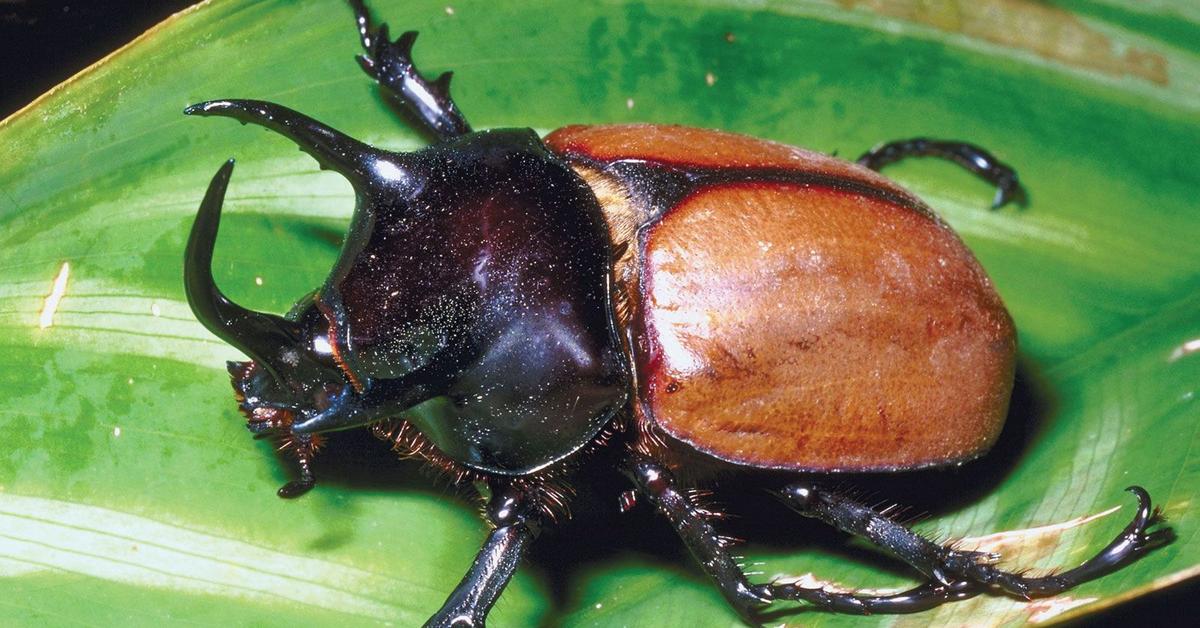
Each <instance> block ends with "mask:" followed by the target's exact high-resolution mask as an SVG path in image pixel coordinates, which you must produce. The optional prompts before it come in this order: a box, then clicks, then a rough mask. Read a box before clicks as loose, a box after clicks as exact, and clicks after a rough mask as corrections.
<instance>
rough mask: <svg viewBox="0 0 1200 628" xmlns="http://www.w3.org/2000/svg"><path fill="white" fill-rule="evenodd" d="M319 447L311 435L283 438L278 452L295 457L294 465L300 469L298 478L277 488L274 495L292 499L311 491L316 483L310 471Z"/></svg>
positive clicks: (315, 438)
mask: <svg viewBox="0 0 1200 628" xmlns="http://www.w3.org/2000/svg"><path fill="white" fill-rule="evenodd" d="M319 446H320V442H319V441H318V440H317V437H316V436H315V435H313V434H289V435H288V436H286V437H285V438H284V441H283V443H282V444H281V445H280V446H279V450H280V451H284V452H289V453H291V454H292V455H293V456H295V457H296V464H297V466H299V467H300V477H299V478H297V479H295V480H292V481H291V482H288V483H287V484H284V485H283V486H281V487H279V490H278V491H276V492H275V494H276V495H278V496H280V497H282V498H284V499H292V498H295V497H300V496H301V495H303V494H305V493H307V492H308V491H310V490H312V487H313V486H315V485H316V483H317V479H316V477H315V476H314V475H313V471H312V460H313V457H314V456H316V455H317V448H318V447H319Z"/></svg>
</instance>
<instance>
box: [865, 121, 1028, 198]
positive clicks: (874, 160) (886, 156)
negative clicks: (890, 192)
mask: <svg viewBox="0 0 1200 628" xmlns="http://www.w3.org/2000/svg"><path fill="white" fill-rule="evenodd" d="M908 157H940V158H942V159H947V160H950V161H953V162H954V163H956V164H958V165H960V166H962V167H964V168H966V169H967V170H970V171H971V172H974V173H975V174H977V175H979V176H980V177H982V178H983V179H985V180H986V181H988V182H990V183H992V184H994V185H995V186H996V196H995V198H993V199H992V209H995V208H997V207H1000V206H1002V205H1004V204H1005V203H1008V202H1009V201H1016V202H1017V203H1018V204H1021V205H1024V204H1025V201H1026V198H1027V195H1026V194H1025V189H1024V188H1022V187H1021V182H1020V181H1019V180H1018V179H1017V171H1016V170H1013V168H1012V166H1009V165H1008V164H1006V163H1004V162H1002V161H1000V160H999V159H996V157H995V156H994V155H992V154H991V153H989V152H988V151H986V150H984V149H983V148H981V147H979V146H976V145H975V144H968V143H967V142H949V141H944V140H931V139H927V138H924V137H916V138H913V139H910V140H898V141H895V142H886V143H883V144H879V145H878V146H876V147H874V148H872V149H871V150H869V151H867V152H865V153H863V155H862V156H861V157H859V158H858V160H857V161H858V163H859V164H860V165H863V166H866V167H868V168H870V169H871V170H875V171H878V170H879V169H880V168H883V167H884V166H886V165H888V164H890V163H894V162H897V161H900V160H901V159H905V158H908Z"/></svg>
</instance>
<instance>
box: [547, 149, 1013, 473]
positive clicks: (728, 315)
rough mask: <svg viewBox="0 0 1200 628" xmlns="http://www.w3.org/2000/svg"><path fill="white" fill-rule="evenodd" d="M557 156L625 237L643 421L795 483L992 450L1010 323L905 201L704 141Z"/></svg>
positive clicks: (789, 153)
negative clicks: (806, 473)
mask: <svg viewBox="0 0 1200 628" xmlns="http://www.w3.org/2000/svg"><path fill="white" fill-rule="evenodd" d="M638 131H647V132H649V133H651V134H653V135H654V136H655V138H656V142H657V146H660V147H662V146H665V147H666V149H664V150H659V151H657V152H656V150H655V148H654V145H653V144H642V143H639V142H637V141H636V140H634V139H633V136H635V135H636V134H637V132H638ZM689 142H690V143H691V145H693V146H694V147H695V148H694V150H691V151H688V150H686V147H685V146H684V145H685V144H687V143H689ZM547 143H548V144H550V146H551V147H552V148H554V149H555V150H557V151H560V152H561V153H562V154H564V155H565V156H566V157H567V158H568V159H571V160H573V162H574V163H575V164H576V167H577V169H579V170H580V171H581V173H582V174H583V175H584V177H585V179H587V180H588V181H589V182H590V183H592V184H593V187H594V188H604V189H601V192H602V193H599V194H598V197H599V198H600V199H601V201H602V203H604V205H605V207H606V212H607V213H608V214H609V215H610V222H614V221H615V222H621V223H622V224H623V225H625V226H618V227H617V228H614V229H613V230H614V232H617V231H621V230H622V229H623V230H624V231H625V232H626V233H627V237H628V238H629V240H630V241H629V244H628V247H627V249H626V252H625V255H624V256H623V259H622V260H621V261H620V262H619V263H618V264H617V266H616V270H617V273H618V275H617V282H616V283H617V286H618V289H619V290H623V291H624V293H625V294H624V295H622V297H621V298H619V299H618V303H625V305H624V307H623V312H619V314H621V315H619V316H618V320H619V322H620V323H621V325H622V326H623V327H624V328H625V329H626V331H627V335H628V337H630V338H633V339H635V340H634V341H632V342H630V343H629V346H628V350H629V351H630V352H631V353H632V354H633V362H634V363H635V364H636V366H637V376H638V387H639V395H638V396H639V407H638V411H639V414H641V415H642V416H643V417H644V419H645V420H649V421H653V422H654V423H655V424H656V425H657V426H658V427H659V428H661V429H662V430H663V431H665V432H666V433H667V434H669V435H671V436H673V437H675V438H677V439H679V440H682V441H685V442H687V443H690V444H691V445H692V446H694V447H696V448H697V449H699V450H700V451H703V452H705V453H708V454H711V455H713V456H715V457H718V458H721V459H724V460H728V461H732V462H737V463H743V464H748V465H753V466H759V467H775V468H787V469H798V470H822V471H827V470H835V469H836V470H885V469H906V468H915V467H922V466H929V465H938V464H948V463H953V462H957V461H961V460H966V459H970V458H972V457H975V456H977V455H979V454H981V453H983V452H984V451H986V450H987V448H988V447H989V446H990V445H991V443H992V442H993V441H994V440H995V438H996V436H997V435H998V433H999V431H1000V428H1001V426H1002V424H1003V420H1004V415H1005V412H1006V409H1007V405H1008V396H1009V393H1010V392H1011V387H1012V373H1013V360H1014V354H1015V335H1014V331H1013V327H1012V322H1011V319H1010V318H1009V316H1008V313H1007V312H1006V311H1005V309H1004V307H1003V305H1002V304H1001V302H1000V299H999V297H998V296H997V295H996V293H995V291H994V289H993V288H992V286H991V283H990V281H989V280H988V278H987V276H986V275H985V274H984V272H983V270H982V269H981V268H980V266H979V264H978V262H977V261H976V260H975V258H974V257H973V256H972V255H971V253H970V252H969V251H968V250H967V249H966V247H965V246H964V245H963V244H962V242H961V241H960V240H959V239H958V237H957V236H956V235H955V234H954V233H953V232H952V231H951V230H950V229H949V228H948V227H946V226H945V225H944V223H942V222H940V221H939V220H938V219H937V218H936V217H934V216H933V214H932V212H930V211H929V210H928V208H926V207H925V206H924V205H923V204H922V203H921V202H920V201H919V200H917V199H915V198H914V197H912V196H911V195H910V194H908V193H907V192H904V191H903V189H901V188H899V187H898V186H896V185H895V184H894V183H891V182H889V181H887V180H886V179H883V178H882V177H880V176H879V175H877V174H875V173H873V172H871V171H869V170H866V169H865V168H860V167H858V166H856V165H854V164H850V163H848V162H844V161H840V160H835V159H833V158H830V157H826V156H823V155H818V154H815V153H810V152H807V151H802V150H800V149H796V148H792V147H786V146H783V145H780V144H774V143H769V142H762V141H759V140H753V139H751V138H746V137H742V136H732V135H729V134H724V133H717V132H713V131H700V130H697V129H683V128H679V127H585V128H579V127H573V128H568V129H564V130H562V131H559V132H556V133H555V134H554V135H551V136H550V137H549V138H547ZM756 147H757V151H756V150H755V149H756ZM622 151H624V152H622ZM722 163H724V164H725V165H722ZM614 188H615V189H616V190H617V191H618V192H619V191H620V190H622V189H624V190H626V191H627V193H624V194H622V193H614V191H613V189H614ZM612 217H616V218H615V219H614V218H612ZM626 223H636V227H635V228H634V229H630V228H629V226H628V224H626Z"/></svg>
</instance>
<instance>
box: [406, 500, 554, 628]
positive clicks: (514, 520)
mask: <svg viewBox="0 0 1200 628" xmlns="http://www.w3.org/2000/svg"><path fill="white" fill-rule="evenodd" d="M538 510H539V509H538V506H537V494H536V489H530V488H528V487H523V486H506V487H503V488H502V489H500V490H498V491H496V492H494V493H493V494H492V498H491V500H490V501H489V502H488V506H487V514H488V520H489V522H490V523H491V524H492V525H493V526H495V528H494V529H493V530H492V531H491V532H490V533H489V534H488V537H487V540H486V541H484V543H483V547H481V548H480V549H479V553H478V554H477V555H476V556H475V562H473V563H472V564H471V568H470V570H468V571H467V574H466V575H465V576H463V579H462V581H461V582H459V583H458V586H457V587H455V588H454V591H453V592H452V593H451V594H450V597H448V598H446V602H445V603H444V604H442V608H441V609H439V610H438V612H437V613H435V614H434V615H433V617H430V618H429V621H427V622H425V626H426V628H451V627H454V628H459V627H472V626H483V625H484V621H485V620H486V618H487V614H488V611H490V610H491V608H492V605H493V604H495V603H496V599H497V598H499V597H500V593H501V592H502V591H504V587H505V586H506V585H507V584H508V581H509V580H511V579H512V576H513V573H515V572H516V570H517V564H518V563H520V562H521V557H522V556H523V555H524V554H525V550H526V549H527V548H528V547H529V544H530V543H531V542H532V541H533V539H534V538H535V537H536V536H537V531H538V523H537V520H536V513H537V512H538Z"/></svg>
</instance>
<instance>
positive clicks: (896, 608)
mask: <svg viewBox="0 0 1200 628" xmlns="http://www.w3.org/2000/svg"><path fill="white" fill-rule="evenodd" d="M761 588H763V589H766V590H767V591H768V592H769V594H770V595H772V596H773V597H775V598H776V599H780V600H792V601H796V602H808V603H809V604H812V605H813V606H817V607H820V608H823V609H825V610H827V611H834V612H836V613H849V614H854V615H872V614H878V615H898V614H904V613H919V612H921V611H927V610H929V609H931V608H934V607H935V606H941V605H942V604H945V603H946V602H957V601H959V600H965V599H968V598H972V597H975V596H976V595H979V594H980V593H983V591H984V587H983V586H982V585H979V584H976V583H974V582H967V581H965V580H961V581H958V582H955V583H953V584H950V585H945V584H941V583H940V582H926V583H925V584H922V585H920V586H917V587H914V588H912V589H909V590H907V591H904V592H901V593H894V594H892V595H860V594H854V593H848V592H843V591H832V590H829V589H824V588H819V587H804V586H800V585H799V584H796V583H788V584H767V585H762V587H761Z"/></svg>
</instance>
